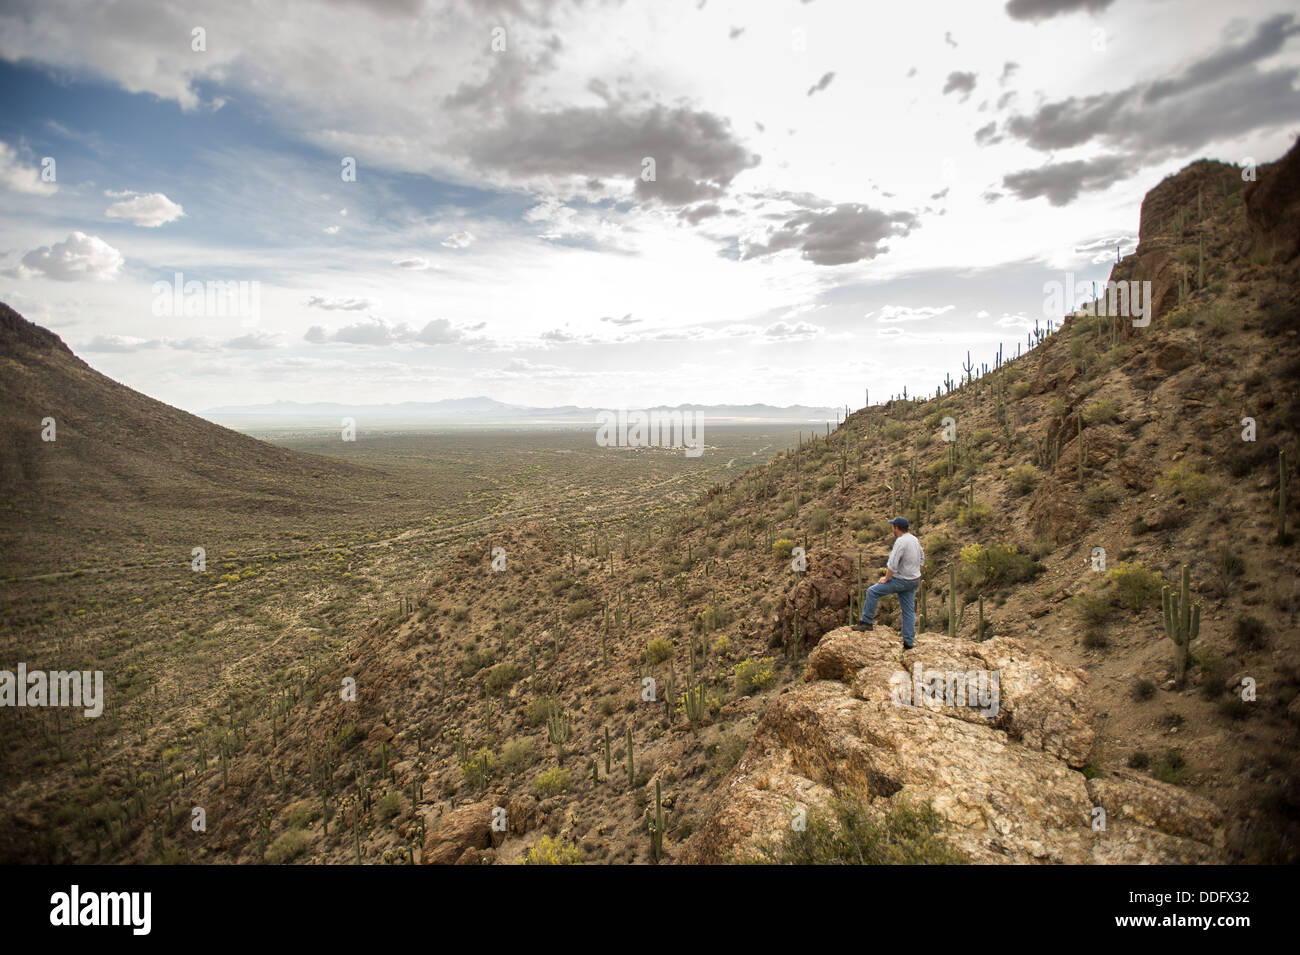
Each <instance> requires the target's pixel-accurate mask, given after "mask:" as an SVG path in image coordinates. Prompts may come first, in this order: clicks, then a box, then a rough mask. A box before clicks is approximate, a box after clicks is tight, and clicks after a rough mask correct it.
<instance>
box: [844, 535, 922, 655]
mask: <svg viewBox="0 0 1300 955" xmlns="http://www.w3.org/2000/svg"><path fill="white" fill-rule="evenodd" d="M889 523H890V524H891V525H892V526H893V529H894V546H893V548H892V549H891V550H890V551H889V562H888V564H886V566H885V576H883V577H881V578H880V581H879V582H878V583H874V584H872V585H871V586H870V587H868V588H867V592H866V593H865V594H863V595H862V620H861V623H858V624H857V625H855V626H854V628H853V629H854V630H870V629H872V622H873V621H874V620H875V619H876V604H877V602H879V600H880V598H881V597H883V596H884V595H885V594H898V607H899V609H900V610H901V611H902V616H903V628H902V629H903V648H904V649H906V650H910V649H912V645H913V644H914V643H915V642H916V588H917V587H919V586H920V585H921V565H922V564H924V563H925V551H924V550H922V549H921V542H920V541H919V540H917V539H916V535H915V534H910V533H908V530H907V518H906V517H896V518H894V519H893V520H892V521H890V522H889Z"/></svg>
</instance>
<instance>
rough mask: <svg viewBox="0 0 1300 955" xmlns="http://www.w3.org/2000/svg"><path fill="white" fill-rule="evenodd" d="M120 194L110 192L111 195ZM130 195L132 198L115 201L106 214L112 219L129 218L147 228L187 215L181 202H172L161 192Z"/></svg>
mask: <svg viewBox="0 0 1300 955" xmlns="http://www.w3.org/2000/svg"><path fill="white" fill-rule="evenodd" d="M118 194H119V193H109V195H110V197H111V196H113V195H118ZM128 195H130V196H131V198H129V199H123V200H122V201H121V202H115V203H113V204H112V205H111V206H109V207H108V208H107V209H105V210H104V215H106V216H108V217H109V218H110V219H129V220H130V221H131V222H132V223H134V224H135V225H138V226H144V227H145V228H146V229H156V228H158V226H160V225H166V224H167V223H168V222H174V221H175V220H177V219H179V218H180V217H181V216H183V215H185V210H184V209H183V208H181V206H180V204H179V203H176V202H172V201H171V200H170V199H168V198H167V197H166V196H164V195H163V194H162V193H161V192H151V193H148V194H146V195H141V194H139V193H128Z"/></svg>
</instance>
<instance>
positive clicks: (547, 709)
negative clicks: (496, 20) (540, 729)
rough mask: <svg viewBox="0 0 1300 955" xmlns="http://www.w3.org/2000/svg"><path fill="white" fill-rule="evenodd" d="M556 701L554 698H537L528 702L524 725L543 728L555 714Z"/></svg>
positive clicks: (525, 709)
mask: <svg viewBox="0 0 1300 955" xmlns="http://www.w3.org/2000/svg"><path fill="white" fill-rule="evenodd" d="M555 707H556V701H555V697H553V696H545V695H543V696H535V697H533V698H532V699H531V700H529V701H528V705H527V706H525V707H524V724H525V725H526V726H541V725H542V724H544V723H545V722H546V721H547V720H549V719H550V718H551V714H552V713H554V712H555Z"/></svg>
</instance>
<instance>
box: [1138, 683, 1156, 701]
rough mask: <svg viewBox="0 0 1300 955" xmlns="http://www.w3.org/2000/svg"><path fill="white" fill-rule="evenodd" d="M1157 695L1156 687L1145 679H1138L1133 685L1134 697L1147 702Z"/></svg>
mask: <svg viewBox="0 0 1300 955" xmlns="http://www.w3.org/2000/svg"><path fill="white" fill-rule="evenodd" d="M1155 695H1156V685H1155V684H1154V683H1152V682H1151V681H1150V680H1147V679H1145V678H1138V679H1137V680H1136V681H1134V683H1133V697H1134V699H1137V700H1139V701H1143V702H1145V701H1146V700H1149V699H1151V698H1152V697H1153V696H1155Z"/></svg>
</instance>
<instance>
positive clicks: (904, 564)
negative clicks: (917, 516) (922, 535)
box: [886, 533, 925, 580]
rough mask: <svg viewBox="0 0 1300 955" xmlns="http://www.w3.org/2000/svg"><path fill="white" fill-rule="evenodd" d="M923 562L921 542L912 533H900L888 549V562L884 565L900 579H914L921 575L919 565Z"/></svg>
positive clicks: (923, 554)
mask: <svg viewBox="0 0 1300 955" xmlns="http://www.w3.org/2000/svg"><path fill="white" fill-rule="evenodd" d="M924 563H925V551H924V550H922V549H921V542H920V541H919V540H917V539H916V535H915V534H912V533H905V534H900V535H899V536H898V538H897V539H896V540H895V541H894V546H893V547H892V548H891V549H890V551H889V563H888V564H886V566H887V567H888V568H889V569H890V570H892V571H893V572H894V576H895V577H898V578H900V579H902V580H916V578H918V577H920V576H921V565H922V564H924Z"/></svg>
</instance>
